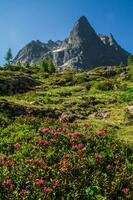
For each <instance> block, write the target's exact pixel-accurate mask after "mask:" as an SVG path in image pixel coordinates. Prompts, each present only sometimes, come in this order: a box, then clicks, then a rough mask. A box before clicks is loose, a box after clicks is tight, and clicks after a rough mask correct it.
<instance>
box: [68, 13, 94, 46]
mask: <svg viewBox="0 0 133 200" xmlns="http://www.w3.org/2000/svg"><path fill="white" fill-rule="evenodd" d="M92 37H97V34H96V32H95V31H94V29H93V28H92V26H91V25H90V23H89V22H88V20H87V18H86V17H85V16H82V17H80V18H79V19H78V20H77V22H76V23H75V25H74V27H73V29H72V31H71V33H70V36H69V43H75V42H76V43H77V44H79V43H82V42H84V41H86V40H88V39H89V40H91V39H92ZM96 40H97V39H96Z"/></svg>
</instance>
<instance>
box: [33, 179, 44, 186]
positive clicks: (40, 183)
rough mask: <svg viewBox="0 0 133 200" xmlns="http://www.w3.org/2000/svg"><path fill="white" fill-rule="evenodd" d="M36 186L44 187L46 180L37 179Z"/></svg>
mask: <svg viewBox="0 0 133 200" xmlns="http://www.w3.org/2000/svg"><path fill="white" fill-rule="evenodd" d="M35 184H36V185H43V184H44V180H42V179H36V180H35Z"/></svg>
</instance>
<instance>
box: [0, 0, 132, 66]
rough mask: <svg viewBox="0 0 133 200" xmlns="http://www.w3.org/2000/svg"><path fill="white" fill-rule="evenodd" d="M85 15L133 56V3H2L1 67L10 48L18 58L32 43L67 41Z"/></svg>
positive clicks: (88, 0) (65, 0) (72, 0)
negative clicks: (27, 45)
mask: <svg viewBox="0 0 133 200" xmlns="http://www.w3.org/2000/svg"><path fill="white" fill-rule="evenodd" d="M82 15H85V16H86V17H87V18H88V20H89V22H90V23H91V25H92V26H93V27H94V29H95V30H96V32H97V33H105V34H109V33H112V34H113V35H114V37H115V38H116V40H117V41H118V42H119V44H120V45H121V46H122V47H124V48H125V49H126V50H128V51H129V52H131V53H133V1H132V0H0V64H2V63H4V59H3V57H4V56H5V53H6V51H7V49H8V48H11V49H12V52H13V56H15V55H16V53H17V52H18V50H20V49H21V48H22V47H23V46H24V45H25V44H26V43H28V42H30V41H31V40H37V39H39V40H40V41H43V42H46V41H47V40H49V39H53V40H58V39H64V38H65V37H67V36H68V34H69V32H70V30H71V29H72V27H73V25H74V23H75V22H76V20H77V19H78V18H79V17H80V16H82Z"/></svg>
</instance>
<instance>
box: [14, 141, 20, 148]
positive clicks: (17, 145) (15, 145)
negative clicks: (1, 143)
mask: <svg viewBox="0 0 133 200" xmlns="http://www.w3.org/2000/svg"><path fill="white" fill-rule="evenodd" d="M20 146H21V145H20V144H19V143H18V142H17V143H16V144H14V149H16V150H17V149H19V148H20Z"/></svg>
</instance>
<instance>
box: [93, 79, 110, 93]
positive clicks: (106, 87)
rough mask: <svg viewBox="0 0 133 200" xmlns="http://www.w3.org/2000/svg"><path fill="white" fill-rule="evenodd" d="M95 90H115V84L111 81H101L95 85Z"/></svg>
mask: <svg viewBox="0 0 133 200" xmlns="http://www.w3.org/2000/svg"><path fill="white" fill-rule="evenodd" d="M95 88H96V89H98V90H103V91H104V90H105V91H106V90H113V89H114V83H113V82H111V81H101V82H97V83H96V84H95Z"/></svg>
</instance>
